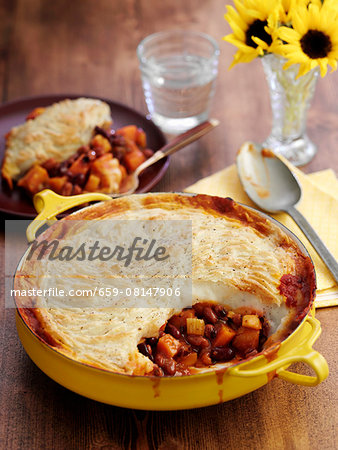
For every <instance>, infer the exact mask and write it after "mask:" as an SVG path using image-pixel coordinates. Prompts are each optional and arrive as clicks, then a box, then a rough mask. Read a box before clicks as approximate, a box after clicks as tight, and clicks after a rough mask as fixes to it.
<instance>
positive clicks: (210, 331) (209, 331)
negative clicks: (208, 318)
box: [204, 323, 216, 340]
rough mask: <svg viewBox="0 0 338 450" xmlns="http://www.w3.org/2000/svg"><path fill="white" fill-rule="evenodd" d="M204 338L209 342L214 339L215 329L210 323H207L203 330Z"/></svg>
mask: <svg viewBox="0 0 338 450" xmlns="http://www.w3.org/2000/svg"><path fill="white" fill-rule="evenodd" d="M204 336H205V337H206V338H208V339H210V340H213V339H215V337H216V330H215V327H214V326H213V325H211V324H210V323H208V324H207V325H206V326H205V328H204Z"/></svg>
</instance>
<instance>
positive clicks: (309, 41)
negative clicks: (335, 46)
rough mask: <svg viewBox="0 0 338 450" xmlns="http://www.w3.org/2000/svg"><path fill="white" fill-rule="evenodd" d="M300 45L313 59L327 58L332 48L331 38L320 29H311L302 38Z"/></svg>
mask: <svg viewBox="0 0 338 450" xmlns="http://www.w3.org/2000/svg"><path fill="white" fill-rule="evenodd" d="M300 45H301V47H302V50H303V52H304V53H305V54H306V55H307V56H308V57H309V58H311V59H317V58H325V56H327V55H328V54H329V53H330V51H331V50H332V42H331V39H330V38H329V36H327V35H326V34H325V33H323V32H322V31H319V30H309V31H308V32H307V33H306V34H304V36H303V37H302V39H301V40H300Z"/></svg>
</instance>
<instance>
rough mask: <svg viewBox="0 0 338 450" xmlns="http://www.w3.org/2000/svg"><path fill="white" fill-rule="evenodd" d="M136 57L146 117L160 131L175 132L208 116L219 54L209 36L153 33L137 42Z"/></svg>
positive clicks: (217, 48)
mask: <svg viewBox="0 0 338 450" xmlns="http://www.w3.org/2000/svg"><path fill="white" fill-rule="evenodd" d="M137 56H138V59H139V64H140V70H141V76H142V84H143V90H144V96H145V100H146V103H147V107H148V110H149V113H150V116H151V118H152V120H153V121H154V122H155V123H156V124H157V125H158V126H159V127H160V128H161V129H162V130H163V131H164V132H166V133H170V134H179V133H182V132H184V131H186V130H188V129H190V128H193V127H194V126H196V125H198V124H200V123H201V122H203V121H205V120H207V119H208V116H209V110H210V104H211V100H212V97H213V94H214V91H215V80H216V76H217V68H218V56H219V47H218V44H217V42H216V41H215V40H214V39H213V38H212V37H210V36H208V35H207V34H204V33H199V32H196V31H187V30H173V31H163V32H160V33H155V34H152V35H150V36H148V37H146V38H145V39H143V41H142V42H141V43H140V44H139V45H138V47H137Z"/></svg>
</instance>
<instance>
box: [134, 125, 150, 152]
mask: <svg viewBox="0 0 338 450" xmlns="http://www.w3.org/2000/svg"><path fill="white" fill-rule="evenodd" d="M136 144H137V145H139V146H140V147H142V148H146V146H147V137H146V134H145V132H144V131H143V130H142V128H138V129H137V135H136Z"/></svg>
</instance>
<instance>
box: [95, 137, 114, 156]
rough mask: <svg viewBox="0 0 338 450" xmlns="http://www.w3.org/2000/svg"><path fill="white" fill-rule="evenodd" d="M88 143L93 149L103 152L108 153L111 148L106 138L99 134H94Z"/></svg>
mask: <svg viewBox="0 0 338 450" xmlns="http://www.w3.org/2000/svg"><path fill="white" fill-rule="evenodd" d="M90 143H91V145H92V147H93V148H94V149H100V150H102V151H103V152H104V153H108V152H110V151H111V149H112V148H111V145H110V142H109V141H108V139H106V138H105V137H103V136H101V134H96V135H95V136H94V137H93V139H92V140H91V142H90Z"/></svg>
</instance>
